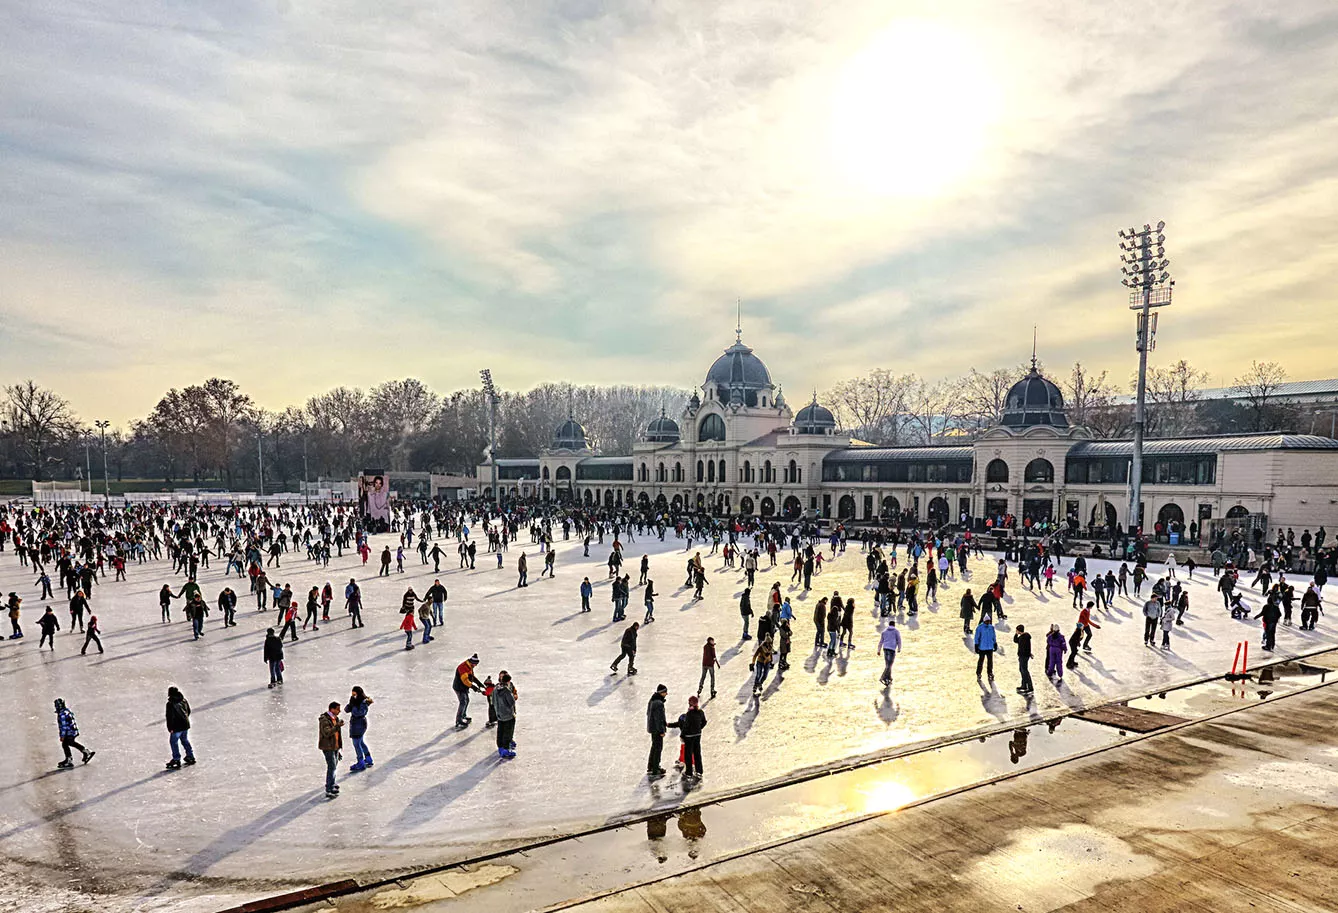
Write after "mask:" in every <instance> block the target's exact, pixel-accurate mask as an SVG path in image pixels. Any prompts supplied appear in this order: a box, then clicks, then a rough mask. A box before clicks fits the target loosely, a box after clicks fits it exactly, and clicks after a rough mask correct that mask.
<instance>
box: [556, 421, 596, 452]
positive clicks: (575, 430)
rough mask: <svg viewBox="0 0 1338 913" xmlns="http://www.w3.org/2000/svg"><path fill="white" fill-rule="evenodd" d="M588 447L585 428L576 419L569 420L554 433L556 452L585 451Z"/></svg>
mask: <svg viewBox="0 0 1338 913" xmlns="http://www.w3.org/2000/svg"><path fill="white" fill-rule="evenodd" d="M588 447H589V444H588V443H587V441H586V436H585V428H584V427H582V426H581V423H580V422H578V421H576V419H575V418H568V419H567V420H566V421H565V422H563V423H562V424H561V425H559V426H558V429H557V431H555V432H553V449H554V450H585V449H587V448H588Z"/></svg>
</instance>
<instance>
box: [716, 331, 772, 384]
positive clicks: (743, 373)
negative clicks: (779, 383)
mask: <svg viewBox="0 0 1338 913" xmlns="http://www.w3.org/2000/svg"><path fill="white" fill-rule="evenodd" d="M706 383H708V384H716V385H718V386H722V387H730V386H741V387H744V388H751V389H754V390H756V389H761V388H763V387H770V386H771V372H770V371H768V370H767V366H766V365H764V364H762V359H760V358H758V357H757V356H756V355H754V354H753V350H752V349H750V348H748V347H747V346H746V345H744V344H743V342H742V341H740V342H736V343H734V345H732V346H730V347H729V348H728V349H726V350H725V354H724V355H721V356H720V357H719V358H717V359H716V360H715V362H714V363H713V364H712V365H711V367H710V370H708V371H707V372H706Z"/></svg>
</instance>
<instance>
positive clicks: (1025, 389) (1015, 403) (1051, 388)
mask: <svg viewBox="0 0 1338 913" xmlns="http://www.w3.org/2000/svg"><path fill="white" fill-rule="evenodd" d="M1003 424H1004V425H1006V426H1007V427H1010V428H1030V427H1032V426H1034V425H1053V426H1055V427H1057V428H1067V427H1068V426H1069V419H1068V416H1067V415H1066V414H1065V413H1064V394H1063V393H1061V392H1060V391H1059V387H1057V386H1055V385H1054V384H1053V383H1052V382H1051V381H1050V380H1049V379H1047V378H1046V377H1045V376H1044V375H1042V374H1041V372H1040V371H1037V370H1036V365H1035V364H1034V363H1033V364H1032V366H1031V370H1030V371H1028V372H1027V376H1026V377H1024V378H1022V379H1021V380H1020V381H1018V382H1017V383H1015V384H1013V386H1012V387H1011V388H1010V389H1009V391H1008V395H1007V396H1005V397H1004V408H1003Z"/></svg>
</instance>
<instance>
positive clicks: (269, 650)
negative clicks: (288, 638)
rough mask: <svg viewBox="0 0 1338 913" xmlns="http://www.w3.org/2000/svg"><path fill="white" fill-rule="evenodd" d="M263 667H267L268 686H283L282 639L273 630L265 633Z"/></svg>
mask: <svg viewBox="0 0 1338 913" xmlns="http://www.w3.org/2000/svg"><path fill="white" fill-rule="evenodd" d="M265 665H267V666H269V686H270V687H271V688H273V687H274V686H275V685H282V684H283V638H282V637H279V636H278V635H276V634H275V633H274V629H273V628H268V629H267V630H266V631H265Z"/></svg>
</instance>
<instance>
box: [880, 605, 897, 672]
mask: <svg viewBox="0 0 1338 913" xmlns="http://www.w3.org/2000/svg"><path fill="white" fill-rule="evenodd" d="M878 649H880V650H882V651H883V675H882V677H881V678H879V679H878V680H879V681H880V682H882V683H883V684H884V685H890V684H892V663H893V661H894V660H895V659H896V658H897V651H898V650H900V649H901V632H900V631H898V630H897V622H896V620H895V619H893V618H890V617H889V618H888V620H887V627H886V628H884V629H883V633H882V634H880V635H879V636H878Z"/></svg>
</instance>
